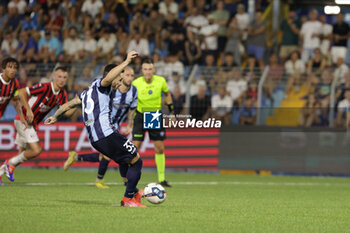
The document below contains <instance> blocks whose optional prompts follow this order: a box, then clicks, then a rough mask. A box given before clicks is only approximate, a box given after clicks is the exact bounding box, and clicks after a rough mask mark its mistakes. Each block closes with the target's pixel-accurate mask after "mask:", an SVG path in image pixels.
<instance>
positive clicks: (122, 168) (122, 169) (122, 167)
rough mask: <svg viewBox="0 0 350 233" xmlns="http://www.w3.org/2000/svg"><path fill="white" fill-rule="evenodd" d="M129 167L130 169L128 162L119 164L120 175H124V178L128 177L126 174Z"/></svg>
mask: <svg viewBox="0 0 350 233" xmlns="http://www.w3.org/2000/svg"><path fill="white" fill-rule="evenodd" d="M128 169H129V164H127V163H125V164H119V173H120V176H121V177H123V178H126V174H127V173H128Z"/></svg>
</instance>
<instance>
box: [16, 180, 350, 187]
mask: <svg viewBox="0 0 350 233" xmlns="http://www.w3.org/2000/svg"><path fill="white" fill-rule="evenodd" d="M105 184H106V185H123V184H124V183H121V182H107V183H105ZM139 184H142V185H146V184H147V183H145V182H141V183H139ZM171 184H172V185H259V186H349V187H350V185H348V184H340V183H310V182H309V183H297V182H250V181H244V182H240V181H212V182H171ZM13 185H16V183H14V184H13ZM21 185H23V186H92V185H94V183H71V182H67V183H18V186H21Z"/></svg>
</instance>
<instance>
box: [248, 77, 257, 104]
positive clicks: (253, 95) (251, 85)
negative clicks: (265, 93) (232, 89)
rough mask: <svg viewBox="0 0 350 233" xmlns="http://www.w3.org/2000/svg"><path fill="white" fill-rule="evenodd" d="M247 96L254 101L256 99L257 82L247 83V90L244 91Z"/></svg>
mask: <svg viewBox="0 0 350 233" xmlns="http://www.w3.org/2000/svg"><path fill="white" fill-rule="evenodd" d="M246 95H247V96H250V97H251V98H252V99H253V100H254V102H256V101H257V100H258V84H257V82H255V81H250V82H249V85H248V90H247V93H246Z"/></svg>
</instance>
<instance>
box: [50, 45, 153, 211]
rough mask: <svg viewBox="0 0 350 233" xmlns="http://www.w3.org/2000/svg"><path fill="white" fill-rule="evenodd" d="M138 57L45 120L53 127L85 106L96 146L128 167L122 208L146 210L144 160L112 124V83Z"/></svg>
mask: <svg viewBox="0 0 350 233" xmlns="http://www.w3.org/2000/svg"><path fill="white" fill-rule="evenodd" d="M137 55H138V54H137V52H134V51H132V52H129V53H128V56H127V59H126V60H125V61H124V62H123V63H121V64H120V65H119V66H117V67H115V68H113V69H112V70H111V71H110V72H109V73H108V74H107V75H106V76H105V77H103V78H102V79H97V80H95V81H94V82H93V83H92V84H91V85H90V87H89V88H88V89H87V90H85V91H83V92H82V93H81V94H80V96H79V97H76V98H75V99H73V100H71V101H69V102H68V103H66V104H64V105H63V106H62V107H61V108H60V109H58V110H57V111H56V113H55V114H54V116H51V117H49V118H48V119H47V120H46V121H45V123H46V124H53V123H55V122H57V119H58V118H59V117H60V116H62V115H63V114H64V113H65V112H66V111H68V110H70V109H72V108H75V107H76V106H79V105H82V112H83V119H84V124H85V127H86V130H87V132H88V136H89V139H90V142H91V144H92V146H93V147H94V148H95V149H96V150H98V151H99V152H101V153H102V154H104V155H106V156H107V157H109V158H111V159H113V160H114V161H115V162H116V163H118V164H119V165H122V166H124V167H128V169H127V173H126V178H127V180H128V183H127V186H126V190H125V193H124V197H123V199H122V201H121V206H125V207H146V206H145V205H142V204H141V197H142V190H140V191H139V190H138V189H137V187H136V186H137V184H138V182H139V180H140V178H141V169H142V159H141V158H140V155H139V154H138V153H137V148H136V147H135V146H134V144H132V143H131V142H130V141H129V140H128V139H127V138H126V137H125V136H124V135H122V134H120V133H119V132H118V131H117V130H116V128H115V126H114V125H113V124H112V122H111V119H110V114H111V112H112V103H113V101H112V99H111V93H112V92H113V89H112V82H113V81H114V80H115V79H116V78H117V77H118V76H119V74H120V73H121V72H122V71H123V70H124V69H125V67H127V66H128V65H129V63H130V62H131V60H132V59H133V58H135V57H136V56H137ZM118 79H119V80H117V81H116V82H119V83H117V84H116V85H115V86H116V87H119V86H120V85H121V84H120V83H121V82H122V81H123V80H122V79H123V76H120V78H119V77H118Z"/></svg>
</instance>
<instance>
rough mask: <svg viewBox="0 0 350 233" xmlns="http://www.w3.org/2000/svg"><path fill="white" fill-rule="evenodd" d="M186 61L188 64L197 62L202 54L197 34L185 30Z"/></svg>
mask: <svg viewBox="0 0 350 233" xmlns="http://www.w3.org/2000/svg"><path fill="white" fill-rule="evenodd" d="M185 54H186V63H187V64H188V65H194V64H198V63H199V62H200V58H201V56H202V50H201V47H200V41H199V40H198V38H197V35H196V34H194V33H193V32H192V31H189V30H188V31H187V40H186V42H185Z"/></svg>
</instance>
